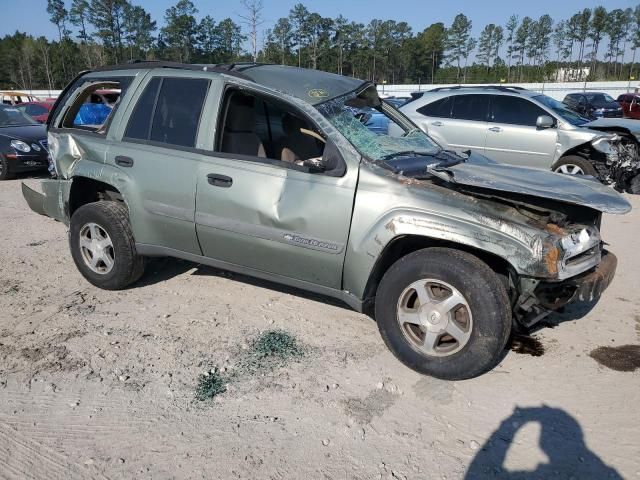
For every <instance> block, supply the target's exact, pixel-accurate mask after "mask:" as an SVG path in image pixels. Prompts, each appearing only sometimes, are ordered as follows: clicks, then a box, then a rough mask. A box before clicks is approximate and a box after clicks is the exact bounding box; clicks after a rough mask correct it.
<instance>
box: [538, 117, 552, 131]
mask: <svg viewBox="0 0 640 480" xmlns="http://www.w3.org/2000/svg"><path fill="white" fill-rule="evenodd" d="M554 125H555V122H554V121H553V118H551V117H550V116H549V115H540V116H539V117H538V119H537V120H536V127H538V128H551V127H553V126H554Z"/></svg>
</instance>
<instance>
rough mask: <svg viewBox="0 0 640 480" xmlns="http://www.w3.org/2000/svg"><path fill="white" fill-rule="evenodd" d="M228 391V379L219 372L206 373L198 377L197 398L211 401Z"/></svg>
mask: <svg viewBox="0 0 640 480" xmlns="http://www.w3.org/2000/svg"><path fill="white" fill-rule="evenodd" d="M226 391H227V379H226V378H225V377H224V376H222V375H221V374H220V373H218V372H211V373H205V374H202V375H200V376H199V377H198V385H197V386H196V398H197V399H198V400H200V401H204V400H209V399H211V398H213V397H215V396H216V395H220V394H221V393H224V392H226Z"/></svg>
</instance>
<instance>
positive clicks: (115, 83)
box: [57, 77, 132, 135]
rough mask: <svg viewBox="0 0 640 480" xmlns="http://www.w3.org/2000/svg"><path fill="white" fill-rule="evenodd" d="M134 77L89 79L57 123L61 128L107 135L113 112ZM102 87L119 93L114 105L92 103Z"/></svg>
mask: <svg viewBox="0 0 640 480" xmlns="http://www.w3.org/2000/svg"><path fill="white" fill-rule="evenodd" d="M131 81H132V77H124V78H123V77H120V78H114V79H96V78H91V79H87V81H86V82H85V84H84V85H83V86H80V87H78V89H79V90H82V91H81V92H80V94H79V95H78V96H77V97H76V98H75V100H74V101H73V103H72V104H71V105H70V106H68V107H66V106H65V108H66V110H65V111H64V116H63V118H62V121H60V122H59V124H58V125H57V126H58V127H60V128H74V129H78V130H87V131H90V132H95V133H99V134H101V135H105V134H106V133H107V130H108V128H109V124H110V122H111V119H112V118H113V114H114V113H115V112H116V110H117V109H118V106H119V105H120V98H121V97H122V96H123V95H124V94H125V92H126V90H127V88H128V87H129V85H131ZM100 89H109V90H111V91H113V92H116V93H117V96H118V100H117V101H116V102H115V103H114V104H113V105H105V104H102V103H92V101H91V100H92V98H93V97H95V92H96V91H97V90H100Z"/></svg>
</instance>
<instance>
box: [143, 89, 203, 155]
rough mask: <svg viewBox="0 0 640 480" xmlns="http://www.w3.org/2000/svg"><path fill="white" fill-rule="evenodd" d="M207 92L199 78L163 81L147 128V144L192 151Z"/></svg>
mask: <svg viewBox="0 0 640 480" xmlns="http://www.w3.org/2000/svg"><path fill="white" fill-rule="evenodd" d="M208 88H209V80H205V79H203V78H165V79H164V80H163V82H162V86H161V87H160V94H159V95H158V101H157V102H156V109H155V113H154V115H153V123H152V125H151V140H153V141H155V142H161V143H169V144H171V145H180V146H183V147H194V146H195V143H196V135H197V133H198V123H200V113H202V107H203V106H204V99H205V97H206V95H207V90H208Z"/></svg>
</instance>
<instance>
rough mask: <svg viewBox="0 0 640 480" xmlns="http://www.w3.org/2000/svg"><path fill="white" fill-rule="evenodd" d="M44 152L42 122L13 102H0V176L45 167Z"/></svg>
mask: <svg viewBox="0 0 640 480" xmlns="http://www.w3.org/2000/svg"><path fill="white" fill-rule="evenodd" d="M48 155H49V152H48V145H47V130H46V128H45V126H44V125H41V124H40V123H38V122H36V121H35V120H34V119H33V118H31V117H30V116H29V115H27V114H26V113H24V112H21V111H20V110H18V109H17V108H16V107H14V106H10V105H0V180H7V179H10V178H13V177H14V176H15V174H16V173H19V172H28V171H33V170H46V169H47V167H48V166H49V161H48Z"/></svg>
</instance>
